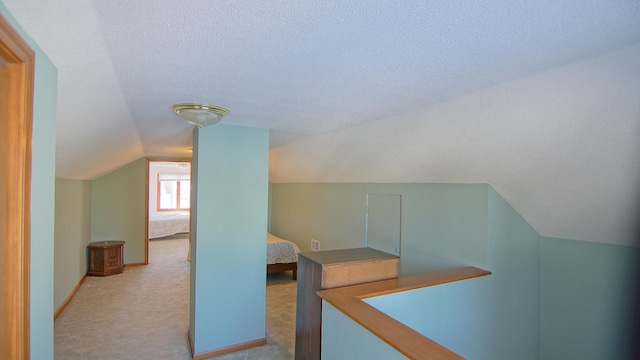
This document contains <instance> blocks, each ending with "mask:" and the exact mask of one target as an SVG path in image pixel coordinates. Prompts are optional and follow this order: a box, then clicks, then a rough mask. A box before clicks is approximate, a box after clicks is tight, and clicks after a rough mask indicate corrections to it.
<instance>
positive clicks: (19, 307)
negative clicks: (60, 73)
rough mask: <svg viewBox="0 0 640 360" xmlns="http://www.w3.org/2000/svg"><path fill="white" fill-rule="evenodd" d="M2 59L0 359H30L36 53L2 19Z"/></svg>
mask: <svg viewBox="0 0 640 360" xmlns="http://www.w3.org/2000/svg"><path fill="white" fill-rule="evenodd" d="M0 57H2V58H3V59H4V60H5V61H6V64H7V78H8V81H7V85H8V86H7V88H6V89H5V90H8V91H7V92H6V93H4V94H3V95H2V96H4V97H5V99H6V104H7V107H6V109H5V111H6V114H5V115H6V117H5V115H3V118H4V119H3V120H2V124H1V125H0V131H1V132H3V133H4V134H3V137H2V142H3V144H2V145H1V146H3V150H2V153H3V155H4V156H3V159H0V164H1V165H0V171H1V172H2V173H3V175H2V176H3V177H5V179H4V182H2V185H3V186H2V189H0V193H2V194H1V195H0V206H2V207H3V208H4V209H3V210H2V218H1V219H0V221H1V222H2V229H3V231H2V234H0V248H2V251H3V254H2V255H0V264H1V266H0V267H2V269H0V279H1V280H0V283H1V284H2V285H1V286H2V288H1V289H0V294H2V296H1V297H0V319H2V325H0V326H1V328H0V358H2V359H28V358H29V347H30V344H29V303H30V302H29V296H30V293H29V286H30V285H29V276H30V275H29V271H30V252H29V248H30V236H31V235H30V230H31V219H30V216H31V213H30V208H31V136H32V135H31V133H32V123H33V82H34V66H35V53H34V52H33V50H32V49H31V48H30V47H29V45H28V44H27V43H26V42H25V41H24V40H23V39H22V38H21V36H20V34H18V32H16V31H15V30H14V29H13V28H12V27H11V25H10V24H9V22H8V21H7V20H6V19H5V18H4V17H3V16H1V15H0Z"/></svg>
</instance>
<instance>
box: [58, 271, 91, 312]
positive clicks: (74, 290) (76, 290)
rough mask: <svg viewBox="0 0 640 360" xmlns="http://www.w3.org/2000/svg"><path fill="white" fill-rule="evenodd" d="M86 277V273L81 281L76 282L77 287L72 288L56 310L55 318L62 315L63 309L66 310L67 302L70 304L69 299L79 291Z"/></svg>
mask: <svg viewBox="0 0 640 360" xmlns="http://www.w3.org/2000/svg"><path fill="white" fill-rule="evenodd" d="M86 278H87V274H86V273H85V274H84V275H83V276H82V278H80V281H78V283H77V284H76V287H74V288H73V290H71V293H69V296H67V298H66V299H64V302H63V303H62V305H60V307H59V308H58V310H56V312H55V313H53V320H55V319H57V318H58V316H60V313H61V312H62V310H64V308H65V307H67V304H69V301H71V299H72V298H73V296H74V295H75V294H76V293H77V292H78V290H79V289H80V285H82V283H83V282H84V281H85V279H86Z"/></svg>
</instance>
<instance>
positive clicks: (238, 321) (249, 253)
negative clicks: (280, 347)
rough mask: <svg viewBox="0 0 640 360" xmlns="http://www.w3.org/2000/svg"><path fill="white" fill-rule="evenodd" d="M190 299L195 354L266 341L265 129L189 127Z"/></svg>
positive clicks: (266, 209)
mask: <svg viewBox="0 0 640 360" xmlns="http://www.w3.org/2000/svg"><path fill="white" fill-rule="evenodd" d="M193 143H194V149H193V150H194V156H193V160H192V165H191V166H192V194H193V195H195V196H192V199H193V198H195V201H192V208H191V210H192V220H191V221H192V223H191V224H192V227H191V240H192V242H191V285H190V286H191V302H190V320H189V332H190V335H191V341H192V345H193V350H194V353H195V354H202V353H205V354H206V353H208V352H210V351H215V350H219V349H221V348H225V347H229V346H234V345H239V344H243V343H247V342H253V341H261V340H263V339H265V301H266V288H265V281H266V280H265V279H266V232H267V216H268V215H267V212H268V188H269V179H268V176H269V168H268V166H269V164H268V161H269V157H268V156H269V132H268V130H267V129H258V128H250V127H239V126H229V125H220V124H219V125H215V126H209V127H205V128H203V129H200V130H198V129H195V130H194V141H193Z"/></svg>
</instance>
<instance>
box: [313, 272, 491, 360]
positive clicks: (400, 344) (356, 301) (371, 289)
mask: <svg viewBox="0 0 640 360" xmlns="http://www.w3.org/2000/svg"><path fill="white" fill-rule="evenodd" d="M489 274H491V272H489V271H486V270H482V269H478V268H475V267H464V268H458V269H452V270H445V271H440V272H435V273H430V274H424V275H417V276H411V277H406V278H397V279H390V280H384V281H377V282H372V283H366V284H360V285H353V286H347V287H342V288H336V289H328V290H321V291H318V293H317V294H318V296H320V297H321V298H322V299H323V300H325V301H327V302H329V303H330V304H331V305H333V306H334V307H335V308H337V309H338V310H340V311H342V312H343V313H344V314H345V315H347V316H348V317H350V318H351V319H352V320H354V321H355V322H357V323H358V324H360V325H361V326H362V327H364V328H365V329H367V330H368V331H370V332H371V333H373V334H374V335H376V336H377V337H379V338H380V339H381V340H383V341H384V342H386V343H387V344H389V345H390V346H391V347H393V348H394V349H396V350H398V351H399V352H400V353H402V354H403V355H404V356H406V357H408V358H409V359H462V357H461V356H460V355H458V354H456V353H454V352H453V351H451V350H449V349H447V348H445V347H444V346H442V345H440V344H438V343H436V342H435V341H433V340H431V339H429V338H427V337H426V336H424V335H422V334H420V333H418V332H417V331H415V330H413V329H411V328H409V327H408V326H406V325H404V324H402V323H401V322H399V321H397V320H395V319H394V318H392V317H390V316H388V315H386V314H385V313H383V312H382V311H380V310H378V309H376V308H374V307H373V306H371V305H369V304H367V303H365V302H364V301H362V300H363V299H366V298H370V297H374V296H380V295H386V294H393V293H397V292H402V291H408V290H414V289H419V288H424V287H428V286H434V285H439V284H446V283H450V282H455V281H460V280H466V279H472V278H476V277H480V276H486V275H489Z"/></svg>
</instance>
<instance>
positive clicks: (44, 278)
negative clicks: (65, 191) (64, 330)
mask: <svg viewBox="0 0 640 360" xmlns="http://www.w3.org/2000/svg"><path fill="white" fill-rule="evenodd" d="M0 13H2V15H3V16H4V17H5V18H6V19H7V20H8V21H9V23H11V25H12V26H13V28H14V29H16V30H17V31H18V33H20V35H21V36H22V38H23V39H25V40H26V41H27V42H28V43H29V45H30V46H31V48H32V49H33V50H34V51H35V53H36V66H35V80H34V104H33V138H32V139H33V143H32V149H31V156H32V157H31V161H32V162H31V164H32V165H31V254H30V256H31V259H30V261H31V269H30V276H31V278H30V281H31V283H30V302H31V303H30V309H29V316H30V317H31V325H30V327H29V331H30V340H31V346H30V347H31V350H30V351H31V358H32V359H52V358H53V231H54V225H53V219H54V194H55V153H56V101H57V82H58V70H57V69H56V67H55V66H54V65H53V63H52V62H51V60H49V58H48V57H47V55H46V54H45V53H44V52H43V51H42V50H41V49H40V47H39V46H38V44H36V43H35V42H34V41H33V40H32V39H31V38H30V37H29V36H28V35H27V34H26V33H25V32H24V30H23V29H22V28H21V27H20V25H19V24H18V23H17V22H16V21H15V19H14V18H13V17H12V16H11V14H10V13H9V11H8V10H7V8H6V7H5V6H4V4H2V3H0Z"/></svg>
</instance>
